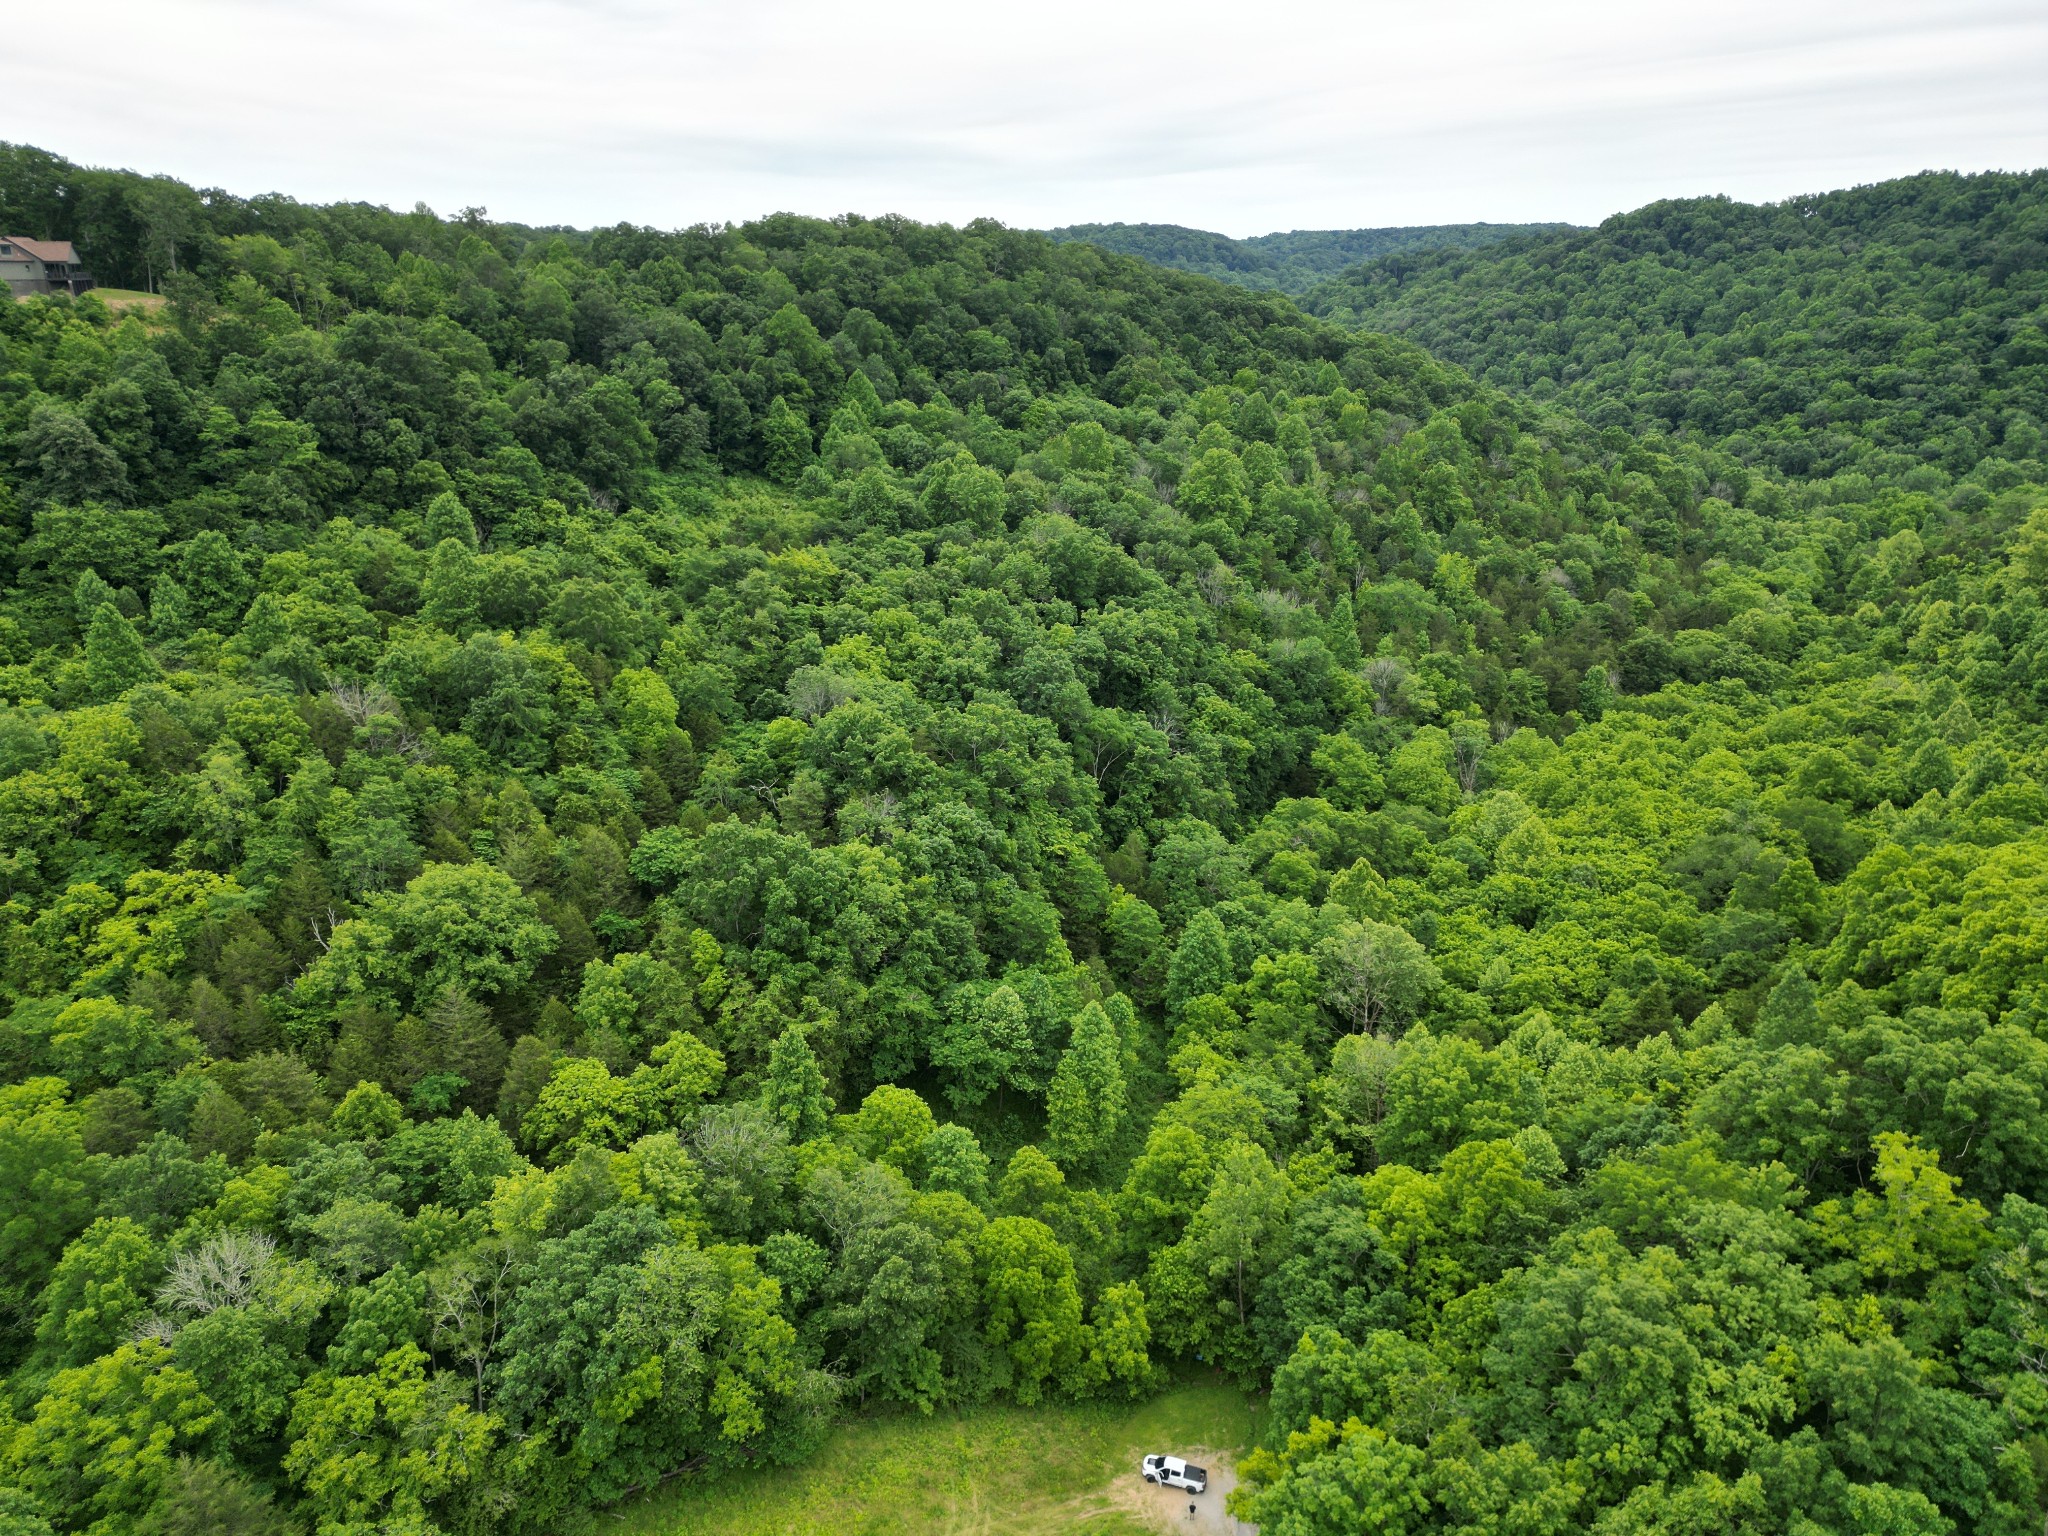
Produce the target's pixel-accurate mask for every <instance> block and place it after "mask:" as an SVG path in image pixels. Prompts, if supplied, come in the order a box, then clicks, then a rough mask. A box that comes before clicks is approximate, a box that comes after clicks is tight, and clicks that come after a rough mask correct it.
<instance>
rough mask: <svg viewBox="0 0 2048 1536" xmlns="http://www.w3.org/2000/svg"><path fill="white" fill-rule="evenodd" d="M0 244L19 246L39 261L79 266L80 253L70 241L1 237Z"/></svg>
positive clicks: (20, 236) (14, 236) (18, 236)
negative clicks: (60, 262) (73, 247)
mask: <svg viewBox="0 0 2048 1536" xmlns="http://www.w3.org/2000/svg"><path fill="white" fill-rule="evenodd" d="M0 242H4V243H6V244H8V245H14V246H19V247H20V248H21V249H22V250H24V251H26V252H27V253H28V254H29V255H31V256H33V257H35V259H36V260H37V261H62V262H68V263H70V264H71V265H73V266H76V265H77V264H78V252H76V251H75V250H73V249H72V248H71V242H70V241H69V240H30V239H28V238H26V237H25V236H22V235H0Z"/></svg>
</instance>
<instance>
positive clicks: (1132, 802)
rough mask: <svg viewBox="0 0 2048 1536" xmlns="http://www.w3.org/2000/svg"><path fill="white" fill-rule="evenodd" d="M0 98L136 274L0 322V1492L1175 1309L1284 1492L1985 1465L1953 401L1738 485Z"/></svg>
mask: <svg viewBox="0 0 2048 1536" xmlns="http://www.w3.org/2000/svg"><path fill="white" fill-rule="evenodd" d="M0 157H4V158H0V187H4V188H5V189H6V195H7V196H8V197H9V198H15V197H17V196H21V195H25V194H20V193H19V192H18V191H17V189H18V188H20V187H21V186H23V185H27V186H28V187H29V188H30V191H31V193H33V195H34V196H38V197H48V198H54V199H56V202H55V203H54V204H52V205H51V206H54V207H56V208H57V209H59V211H60V212H61V211H62V210H63V209H66V208H69V209H70V210H71V212H72V214H73V215H74V216H75V217H76V218H77V219H79V220H80V221H81V222H80V223H78V224H76V225H74V226H72V227H71V229H70V230H69V231H68V233H70V234H71V235H72V237H74V238H77V239H79V240H80V242H81V245H82V246H83V250H84V254H85V256H86V259H87V260H88V261H90V262H92V263H94V264H95V266H97V267H99V268H100V269H101V270H102V271H104V272H109V273H115V274H123V275H125V274H126V273H128V272H129V271H130V270H131V269H130V268H129V267H126V266H124V265H123V263H133V262H142V263H144V264H145V265H146V267H147V268H148V274H149V275H150V276H153V277H154V278H155V279H156V280H157V282H158V286H159V287H160V288H161V290H162V292H163V293H164V295H165V303H164V304H163V305H161V306H151V307H150V309H149V311H148V312H141V311H138V310H134V309H129V310H116V309H115V308H112V307H110V306H109V305H108V304H107V303H105V302H103V301H101V300H100V299H98V298H96V297H95V296H93V295H91V294H87V295H85V296H84V297H82V298H80V299H78V300H72V299H71V298H69V297H67V296H43V297H36V298H33V299H29V300H26V301H23V302H18V303H8V304H4V305H0V1373H4V1389H0V1531H4V1532H5V1533H6V1536H46V1533H49V1532H62V1533H67V1536H68V1533H90V1536H129V1533H133V1536H159V1533H161V1536H201V1533H206V1536H214V1533H221V1532H228V1533H234V1536H285V1533H288V1532H306V1531H311V1532H313V1533H315V1536H369V1533H372V1532H377V1533H404V1536H468V1533H479V1536H481V1533H485V1532H491V1533H496V1532H512V1533H536V1536H538V1533H544V1532H546V1533H552V1532H558V1531H563V1530H575V1529H578V1528H580V1527H581V1525H582V1524H583V1523H584V1522H587V1521H588V1520H589V1518H590V1516H591V1515H592V1514H593V1512H595V1511H598V1510H601V1509H604V1508H606V1507H607V1506H611V1505H615V1504H617V1503H619V1502H620V1501H622V1500H625V1499H627V1498H630V1497H632V1496H633V1495H634V1494H635V1493H636V1492H637V1491H638V1490H641V1489H644V1488H647V1487H649V1486H650V1485H652V1484H655V1483H657V1482H659V1481H661V1480H663V1479H667V1478H671V1477H678V1476H704V1477H710V1476H717V1475H719V1474H720V1473H721V1472H722V1471H724V1470H726V1469H729V1468H734V1467H738V1466H742V1465H747V1464H775V1463H786V1462H790V1461H794V1460H796V1459H799V1458H802V1457H804V1456H806V1455H808V1454H809V1453H810V1452H811V1451H812V1450H813V1449H814V1448H815V1447H816V1445H817V1444H818V1442H819V1437H820V1436H821V1435H823V1434H824V1433H826V1432H827V1430H828V1429H829V1428H830V1426H831V1424H832V1423H833V1421H834V1419H835V1417H836V1416H839V1415H844V1414H851V1413H860V1412H866V1411H874V1410H882V1411H905V1412H933V1411H939V1410H942V1409H944V1408H946V1407H948V1406H950V1405H954V1404H960V1403H969V1402H976V1401H982V1400H988V1399H999V1400H1004V1401H1011V1402H1017V1403H1022V1404H1032V1403H1036V1402H1039V1401H1042V1400H1044V1399H1046V1398H1049V1397H1051V1398H1061V1399H1080V1398H1089V1397H1097V1396H1119V1397H1122V1396H1141V1395H1143V1394H1146V1393H1148V1392H1150V1391H1152V1390H1154V1388H1155V1386H1156V1385H1157V1383H1158V1382H1159V1381H1160V1380H1161V1379H1162V1377H1163V1376H1165V1375H1167V1374H1169V1373H1172V1372H1176V1371H1184V1370H1196V1369H1199V1370H1203V1371H1214V1370H1222V1371H1224V1372H1227V1373H1229V1375H1230V1376H1232V1377H1233V1378H1235V1379H1236V1380H1238V1381H1241V1382H1243V1383H1245V1384H1246V1385H1248V1386H1252V1387H1257V1388H1260V1389H1263V1390H1269V1391H1270V1394H1271V1396H1270V1400H1269V1401H1270V1411H1269V1412H1268V1413H1266V1414H1265V1415H1263V1416H1262V1417H1263V1420H1264V1422H1265V1424H1266V1427H1267V1436H1266V1443H1265V1444H1263V1445H1262V1446H1261V1447H1260V1448H1259V1449H1258V1451H1257V1453H1256V1454H1255V1455H1253V1456H1251V1457H1250V1458H1248V1459H1247V1461H1246V1463H1245V1464H1244V1466H1243V1468H1242V1471H1243V1476H1244V1482H1243V1485H1242V1488H1241V1490H1240V1491H1239V1493H1238V1494H1237V1496H1236V1499H1237V1504H1238V1507H1239V1509H1240V1512H1241V1513H1243V1514H1244V1516H1245V1517H1246V1518H1248V1519H1252V1520H1256V1521H1257V1522H1259V1524H1260V1525H1261V1527H1262V1528H1263V1529H1264V1530H1266V1531H1268V1532H1271V1533H1274V1536H1355V1533H1357V1532H1359V1531H1361V1530H1377V1531H1391V1532H1402V1533H1420V1532H1432V1533H1445V1536H1452V1533H1457V1536H1466V1533H1470V1536H1477V1533H1482V1532H1484V1533H1494V1532H1518V1533H1527V1536H1570V1533H1578V1532H1585V1531H1592V1532H1596V1533H1600V1536H1623V1533H1637V1532H1671V1533H1674V1536H1675V1533H1679V1532H1685V1533H1693V1532H1701V1531H1716V1530H1720V1531H1731V1532H1739V1531H1753V1532H1766V1531H1769V1532H1777V1531H1788V1532H1792V1531H1796V1532H1799V1533H1800V1536H1854V1533H1866V1532H1876V1531H1882V1532H1903V1533H1914V1536H1946V1533H1958V1536H1980V1533H1981V1536H2020V1533H2023V1532H2029V1533H2030V1532H2035V1531H2038V1530H2040V1529H2041V1527H2042V1522H2043V1519H2044V1516H2048V1497H2044V1488H2048V1483H2044V1479H2048V1472H2044V1469H2048V1390H2044V1370H2043V1364H2042V1362H2043V1359H2044V1355H2048V920H2044V915H2043V914H2044V913H2048V606H2044V605H2048V493H2044V490H2043V486H2044V484H2048V466H2044V465H2043V463H2042V461H2041V458H2040V456H2039V453H2038V452H2034V453H2031V454H2026V455H2019V454H2018V448H2019V446H2020V444H2019V443H2018V441H2017V440H2016V439H2015V437H2014V434H2013V429H2012V428H2011V427H2006V428H2004V429H2003V430H2004V432H2005V437H2004V438H2003V439H2002V446H2003V447H2004V448H2005V452H2003V453H2001V454H1999V455H1992V456H1979V457H1978V458H1977V459H1976V460H1975V461H1973V462H1972V463H1970V464H1968V465H1964V464H1961V463H1958V464H1956V465H1955V466H1953V467H1952V468H1935V467H1932V466H1926V465H1916V466H1915V467H1913V468H1912V469H1910V470H1908V471H1907V472H1905V473H1903V474H1901V475H1899V476H1898V477H1896V478H1894V477H1892V476H1891V474H1890V471H1889V469H1888V467H1887V466H1888V465H1889V464H1890V462H1891V461H1890V460H1889V459H1887V458H1884V457H1882V456H1881V455H1879V456H1876V457H1874V458H1873V459H1872V460H1871V467H1870V468H1869V469H1867V470H1860V471H1858V472H1857V473H1856V474H1843V475H1836V476H1834V477H1833V478H1831V479H1829V480H1827V481H1824V482H1821V481H1814V480H1810V479H1809V480H1796V479H1795V480H1788V479H1786V478H1784V477H1782V476H1780V475H1779V474H1778V473H1776V472H1775V470H1773V469H1772V468H1771V467H1769V465H1768V464H1759V463H1753V462H1750V461H1749V460H1748V459H1747V458H1746V457H1745V455H1744V454H1743V453H1741V452H1738V451H1737V448H1736V447H1734V446H1730V445H1729V444H1727V443H1724V442H1722V441H1720V440H1719V439H1714V438H1709V437H1705V436H1701V435H1692V436H1673V435H1669V434H1661V433H1659V432H1657V431H1654V430H1650V429H1644V430H1641V431H1637V430H1633V429H1632V428H1631V427H1629V426H1626V425H1621V424H1608V425H1593V424H1589V423H1587V422H1586V421H1585V420H1584V419H1583V418H1582V417H1581V416H1579V415H1577V414H1574V413H1572V412H1569V411H1567V410H1564V409H1562V408H1560V407H1558V406H1556V405H1555V404H1548V403H1544V402H1540V401H1536V400H1533V399H1531V398H1530V397H1529V396H1528V395H1527V394H1526V393H1514V392H1508V391H1503V390H1501V389H1498V388H1496V387H1494V386H1492V385H1489V384H1486V383H1483V382H1475V381H1474V380H1473V379H1472V378H1471V377H1470V376H1468V375H1467V374H1466V373H1464V372H1463V371H1461V370H1460V369H1458V368H1457V367H1455V366H1453V365H1451V364H1448V363H1444V362H1441V361H1439V360H1436V359H1434V358H1432V357H1431V356H1429V355H1428V354H1427V353H1425V352H1424V351H1422V350H1421V349H1420V348H1418V347H1416V346H1414V345H1413V344H1411V343H1410V342H1408V341H1405V340H1401V339H1399V338H1392V337H1387V336H1383V335H1378V334H1373V333H1361V332H1356V331H1352V330H1348V329H1345V328H1342V327H1339V326H1337V325H1334V324H1331V323H1329V322H1326V321H1322V320H1318V319H1315V318H1313V317H1310V316H1306V315H1304V314H1303V313H1302V312H1301V311H1300V310H1299V309H1298V308H1296V307H1295V306H1294V305H1293V304H1292V303H1291V302H1290V301H1288V300H1287V299H1286V298H1284V297H1283V296H1279V295H1275V294H1261V293H1252V292H1248V291H1245V290H1244V289H1241V288H1237V287H1232V286H1229V285H1226V284H1222V283H1218V282H1215V281H1213V280H1211V279H1208V278H1204V277H1200V276H1195V275H1190V274H1186V273H1180V272H1174V271H1170V270H1167V269H1165V268H1162V267H1159V266H1156V265H1152V264H1148V263H1145V262H1141V261H1138V260H1136V259H1133V258H1130V257H1124V256H1118V255H1115V254H1113V253H1110V252H1106V251H1104V250H1102V249H1101V248H1099V247H1097V246H1093V245H1089V244H1085V243H1058V242H1055V241H1053V240H1051V239H1049V238H1047V237H1045V236H1043V235H1037V234H1032V233H1028V232H1023V231H1017V230H1010V229H1005V228H1003V227H1002V226H1000V225H997V224H994V223H991V222H977V223H974V224H971V225H969V226H967V227H965V228H959V229H955V228H948V227H944V226H933V225H922V224H917V223H913V222H910V221H908V220H904V219H899V218H884V219H865V218H857V217H845V218H840V219H834V220H829V221H827V220H817V219H805V218H797V217H793V216H788V215H781V216H776V217H773V218H767V219H762V220H759V221H757V222H754V223H750V224H745V225H738V226H733V227H709V226H707V227H699V228H694V229H687V230H681V231H675V232H659V231H654V230H648V229H639V228H633V227H630V226H619V227H615V228H611V229H604V230H595V231H582V232H578V231H549V230H534V229H521V228H516V227H512V226H506V225H502V224H498V223H494V222H493V221H492V220H491V219H490V218H489V216H488V215H487V214H485V213H484V212H482V211H481V210H471V211H467V212H465V213H463V214H461V215H458V216H457V217H455V218H453V219H444V218H440V217H437V216H435V215H434V214H432V213H431V212H428V211H426V210H423V209H422V210H416V211H415V212H413V213H410V214H392V213H389V212H387V211H385V210H381V209H375V208H364V207H313V206H308V205H303V204H299V203H296V202H292V201H291V200H289V199H284V198H249V199H243V198H238V197H230V196H227V195H225V194H219V193H211V192H209V193H203V194H202V193H197V192H193V191H191V190H190V189H186V188H180V187H177V186H176V184H166V183H162V182H151V181H146V180H144V179H142V178H139V177H129V176H124V175H122V174H120V173H107V172H81V171H79V170H77V169H76V168H74V167H68V166H66V165H64V164H63V162H61V161H57V160H55V159H54V158H53V157H50V156H47V155H43V154H41V153H40V152H38V151H21V150H13V151H4V152H0ZM23 166H27V167H28V168H29V172H30V173H32V174H28V176H27V180H26V182H24V180H23V179H22V176H23V174H24V173H22V171H21V167H23ZM37 178H41V179H37ZM37 188H40V189H42V190H40V191H37V190H36V189H37ZM160 201H161V203H162V206H160ZM8 206H9V207H10V208H19V207H22V206H26V205H25V204H21V203H10V204H9V205H8ZM164 207H171V208H172V210H173V211H172V212H171V213H165V212H164V211H163V210H164ZM138 240H139V241H141V242H142V243H140V244H138V243H136V242H137V241H138ZM1778 254H1779V253H1777V251H1776V248H1775V247H1771V248H1769V249H1767V250H1762V251H1760V252H1759V256H1758V259H1759V260H1760V261H1763V262H1765V263H1766V264H1768V263H1769V262H1770V261H1772V260H1775V259H1777V256H1778ZM1974 270H1975V269H1974V268H1973V269H1972V272H1973V273H1974ZM2027 270H2028V269H2025V268H2015V269H2014V270H2013V271H2012V272H2009V273H2008V274H2007V276H2006V283H2007V287H2002V288H1999V289H1997V290H1996V291H1997V292H1999V293H2006V292H2009V291H2010V285H2011V284H2013V283H2016V282H2021V283H2023V282H2024V281H2027V280H2029V279H2028V278H2027V277H2026V276H2025V273H2026V271H2027ZM1971 280H1972V281H1974V278H1972V279H1971ZM1955 291H1956V292H1957V293H1958V294H1962V293H1964V292H1966V291H1968V292H1973V291H1975V290H1974V289H1970V288H1969V285H1968V283H1966V282H1963V281H1962V280H1960V279H1959V280H1958V285H1957V287H1956V290H1955ZM1975 312H1976V311H1974V310H1972V309H1971V308H1969V307H1968V306H1962V307H1959V308H1956V309H1954V310H1953V311H1951V312H1949V313H1948V314H1947V315H1946V316H1945V317H1944V316H1936V317H1934V318H1933V319H1931V320H1930V321H1929V324H1930V326H1931V327H1932V330H1931V332H1930V333H1929V334H1930V337H1931V339H1930V340H1929V342H1928V345H1929V346H1931V347H1934V348H1937V349H1939V348H1942V347H1948V346H1951V345H1957V346H1960V345H1962V344H1963V343H1962V342H1960V341H1957V340H1955V338H1954V336H1953V335H1952V334H1951V333H1952V332H1960V333H1962V334H1964V335H1966V336H1967V335H1968V334H1972V332H1971V330H1970V327H1971V325H1972V324H1973V323H1974V322H1972V321H1971V319H1970V316H1971V315H1972V314H1973V313H1975ZM2009 344H2010V343H2009V342H2007V343H2001V345H2009ZM1801 346H1802V347H1804V346H1806V343H1804V342H1802V343H1801ZM1958 398H1959V399H1960V398H1961V397H1958ZM2002 409H2005V408H2004V407H2002ZM2000 419H2001V420H2004V419H2005V418H2003V417H2001V418H2000ZM990 1476H991V1487H992V1488H993V1489H995V1490H996V1493H995V1494H994V1495H992V1496H999V1492H1000V1489H999V1484H1000V1480H1001V1469H1000V1468H992V1469H991V1473H990Z"/></svg>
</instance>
